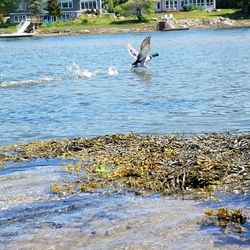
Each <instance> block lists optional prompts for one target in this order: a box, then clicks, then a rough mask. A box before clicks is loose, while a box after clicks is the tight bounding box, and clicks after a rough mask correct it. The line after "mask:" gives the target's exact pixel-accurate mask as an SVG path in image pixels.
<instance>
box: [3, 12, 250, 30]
mask: <svg viewBox="0 0 250 250" xmlns="http://www.w3.org/2000/svg"><path fill="white" fill-rule="evenodd" d="M164 14H166V13H156V14H154V16H153V17H151V18H148V19H146V20H145V21H143V22H140V21H138V20H137V19H135V18H131V17H129V18H125V17H123V18H120V19H119V18H114V17H113V16H112V15H110V14H103V15H99V16H96V15H84V16H82V17H80V18H77V19H75V20H70V21H64V22H61V21H58V22H55V23H53V24H43V25H42V26H41V27H40V31H39V32H40V33H69V32H70V33H74V32H75V33H79V32H80V33H81V32H82V33H86V31H87V32H97V33H98V31H100V30H102V29H111V32H115V31H116V29H132V30H133V29H136V28H138V29H140V28H145V29H146V30H147V29H148V30H152V29H155V27H156V22H157V20H159V19H160V18H161V16H163V15H164ZM173 15H174V17H175V18H176V19H177V20H194V19H202V20H210V19H214V18H216V17H228V18H230V19H234V20H241V21H242V20H244V19H245V17H243V16H242V14H241V12H240V11H238V10H235V9H224V10H221V11H216V12H207V11H191V12H174V13H173ZM248 20H250V19H248ZM15 31H16V25H0V33H13V32H15Z"/></svg>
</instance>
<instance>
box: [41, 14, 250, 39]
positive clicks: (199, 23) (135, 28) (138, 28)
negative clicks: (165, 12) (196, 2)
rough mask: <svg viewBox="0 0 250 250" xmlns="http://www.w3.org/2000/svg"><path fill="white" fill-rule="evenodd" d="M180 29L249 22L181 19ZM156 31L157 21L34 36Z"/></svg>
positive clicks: (239, 25) (237, 25)
mask: <svg viewBox="0 0 250 250" xmlns="http://www.w3.org/2000/svg"><path fill="white" fill-rule="evenodd" d="M177 24H178V25H179V26H180V27H183V26H184V27H187V28H189V29H219V28H250V20H248V19H242V20H233V19H230V18H224V17H216V18H214V19H191V20H190V19H183V20H178V22H177ZM153 31H157V21H155V23H146V24H144V25H131V26H130V27H125V28H123V27H113V26H110V27H100V28H91V29H88V28H86V29H84V28H83V29H81V30H73V29H70V28H67V29H65V30H61V29H51V30H45V31H37V32H36V36H38V37H39V36H58V35H88V34H111V33H128V32H153Z"/></svg>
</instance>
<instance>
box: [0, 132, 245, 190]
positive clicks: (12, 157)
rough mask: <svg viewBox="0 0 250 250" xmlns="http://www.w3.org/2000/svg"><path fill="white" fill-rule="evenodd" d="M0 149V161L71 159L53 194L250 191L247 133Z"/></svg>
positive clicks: (66, 142)
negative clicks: (110, 191)
mask: <svg viewBox="0 0 250 250" xmlns="http://www.w3.org/2000/svg"><path fill="white" fill-rule="evenodd" d="M9 151H11V152H14V153H12V154H8V152H9ZM0 153H1V154H0V164H1V165H4V164H6V163H7V162H9V161H14V162H18V161H30V160H34V159H37V158H66V159H74V160H76V162H75V163H70V164H69V165H68V166H67V170H68V172H69V174H70V175H74V176H75V178H73V180H72V178H70V179H69V180H68V183H67V185H69V187H71V188H67V185H66V183H65V180H63V181H62V182H61V183H60V182H59V183H56V184H55V185H54V186H52V190H53V192H58V193H65V192H70V193H71V192H74V191H75V192H77V191H82V192H92V191H97V190H99V189H104V188H105V189H107V190H108V189H110V190H115V191H118V192H119V191H120V190H124V189H125V190H132V191H135V192H136V193H140V194H147V193H152V192H159V193H161V194H172V193H187V192H211V191H213V190H214V189H219V190H222V191H227V192H235V193H237V192H242V193H249V191H250V135H248V134H240V135H230V134H216V133H214V134H205V135H196V136H191V137H187V136H184V135H182V136H178V135H166V136H160V135H137V134H126V135H123V134H113V135H106V136H98V137H94V138H73V139H65V140H58V141H56V140H49V141H36V142H31V143H28V144H23V145H21V144H20V145H12V146H6V147H2V148H0ZM65 185H66V186H65ZM60 186H61V187H60ZM59 187H60V188H59Z"/></svg>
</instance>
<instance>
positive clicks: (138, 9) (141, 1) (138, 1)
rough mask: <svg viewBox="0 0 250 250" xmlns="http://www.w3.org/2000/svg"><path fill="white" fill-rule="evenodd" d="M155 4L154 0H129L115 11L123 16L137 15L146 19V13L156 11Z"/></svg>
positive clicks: (150, 13) (140, 18) (149, 13)
mask: <svg viewBox="0 0 250 250" xmlns="http://www.w3.org/2000/svg"><path fill="white" fill-rule="evenodd" d="M154 10H155V5H154V1H153V0H128V1H127V2H125V3H122V4H119V5H117V6H116V7H115V9H114V11H115V12H116V13H118V14H120V15H122V16H135V17H137V18H138V19H139V20H143V19H145V15H149V16H151V15H152V14H153V13H154Z"/></svg>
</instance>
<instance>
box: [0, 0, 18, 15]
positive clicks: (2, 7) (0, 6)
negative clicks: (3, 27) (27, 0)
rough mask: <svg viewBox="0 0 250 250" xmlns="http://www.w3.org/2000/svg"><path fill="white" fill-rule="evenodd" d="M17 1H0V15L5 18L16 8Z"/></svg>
mask: <svg viewBox="0 0 250 250" xmlns="http://www.w3.org/2000/svg"><path fill="white" fill-rule="evenodd" d="M18 4H19V1H18V0H0V14H2V15H4V16H7V15H9V13H11V12H14V11H16V10H17V8H18Z"/></svg>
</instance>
